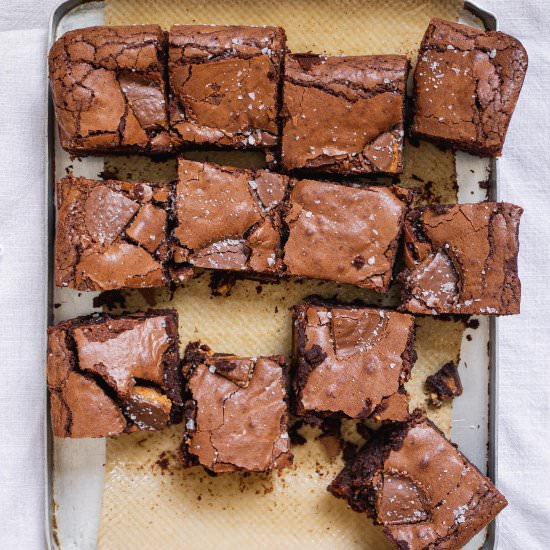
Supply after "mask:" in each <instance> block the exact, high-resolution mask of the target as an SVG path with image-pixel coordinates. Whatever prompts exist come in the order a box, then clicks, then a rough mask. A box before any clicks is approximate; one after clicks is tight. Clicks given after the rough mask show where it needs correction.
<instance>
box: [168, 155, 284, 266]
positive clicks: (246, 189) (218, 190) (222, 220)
mask: <svg viewBox="0 0 550 550" xmlns="http://www.w3.org/2000/svg"><path fill="white" fill-rule="evenodd" d="M288 185H289V180H288V178H287V177H286V176H282V175H279V174H275V173H273V172H268V171H267V170H245V169H240V168H233V167H229V166H218V165H216V164H210V163H201V162H192V161H189V160H185V159H181V158H180V159H179V163H178V182H177V185H176V192H175V199H174V217H175V224H176V225H175V228H174V230H173V259H174V262H175V264H176V265H185V264H186V263H188V264H192V265H194V266H197V267H203V268H210V269H221V270H229V271H245V272H253V273H257V274H263V275H268V276H269V275H272V276H275V275H278V274H279V273H280V272H281V265H282V264H281V258H282V248H281V246H282V245H281V227H280V226H281V209H282V206H283V199H284V198H285V195H286V193H287V188H288Z"/></svg>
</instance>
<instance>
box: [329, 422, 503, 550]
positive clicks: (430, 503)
mask: <svg viewBox="0 0 550 550" xmlns="http://www.w3.org/2000/svg"><path fill="white" fill-rule="evenodd" d="M328 490H329V492H331V493H332V494H333V495H334V496H336V497H338V498H343V499H345V500H347V502H348V504H349V505H350V506H351V508H352V509H353V510H355V511H357V512H364V513H366V514H367V515H368V516H369V517H371V518H372V519H373V520H374V522H375V523H376V524H378V525H382V526H383V529H384V534H385V535H386V536H387V537H388V539H389V540H390V541H391V542H393V543H394V544H395V545H396V546H397V547H398V548H415V549H418V550H428V549H429V548H451V547H452V548H460V547H462V546H463V545H465V544H466V543H467V542H468V541H469V540H470V539H471V538H472V537H473V536H474V535H475V534H476V533H478V532H479V531H481V530H482V529H483V528H484V527H485V526H486V525H488V524H489V523H490V522H491V521H492V520H493V519H494V518H495V517H496V515H497V514H498V513H499V512H500V511H501V510H502V509H503V508H504V507H505V506H506V505H507V501H506V499H505V498H504V496H503V495H502V494H501V493H500V492H499V491H498V489H497V488H496V487H495V486H494V485H493V484H492V482H491V481H490V480H489V479H488V478H487V477H486V476H484V475H483V474H482V473H481V472H480V471H479V470H478V469H477V468H476V467H475V466H474V465H473V464H471V463H470V462H469V461H468V459H467V458H466V457H465V456H464V455H462V454H461V453H460V451H459V450H458V449H457V448H456V447H455V446H454V445H453V444H452V443H451V442H450V441H448V440H447V439H446V438H445V436H444V435H443V434H442V433H441V432H440V430H439V429H438V428H437V427H436V426H435V425H434V424H433V423H432V422H430V421H429V420H427V419H425V418H421V417H418V416H416V417H413V418H412V419H411V420H409V421H408V422H406V423H393V424H388V425H386V426H383V427H382V428H381V429H380V430H378V431H377V432H376V434H375V435H374V436H373V438H372V439H371V440H370V441H369V442H367V444H366V445H365V446H364V447H363V448H362V449H361V450H360V451H359V452H358V453H357V455H356V456H355V457H353V458H352V459H351V460H349V461H348V462H347V463H346V465H345V467H344V469H343V470H342V471H341V472H340V474H338V476H337V477H336V478H335V479H334V480H333V482H332V483H331V484H330V485H329V487H328Z"/></svg>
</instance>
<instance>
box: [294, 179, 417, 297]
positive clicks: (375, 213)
mask: <svg viewBox="0 0 550 550" xmlns="http://www.w3.org/2000/svg"><path fill="white" fill-rule="evenodd" d="M409 200H410V195H409V194H408V193H407V192H406V191H405V190H403V189H400V188H398V187H395V186H394V187H382V186H376V187H374V186H373V187H363V188H357V187H349V186H345V185H339V184H336V183H328V182H321V181H313V180H301V181H298V182H297V183H296V185H295V186H294V188H293V189H292V192H291V194H290V199H289V203H288V209H287V213H286V215H285V223H286V227H287V228H288V240H287V242H286V244H285V256H284V262H285V265H286V273H287V274H288V275H293V276H297V277H308V278H314V279H327V280H330V281H336V282H339V283H349V284H352V285H356V286H359V287H363V288H368V289H372V290H376V291H379V292H385V291H387V290H388V287H389V284H390V281H391V276H392V268H393V265H394V261H395V256H396V253H397V245H398V241H399V237H400V235H401V230H402V227H403V220H404V218H405V213H406V211H407V205H408V202H409Z"/></svg>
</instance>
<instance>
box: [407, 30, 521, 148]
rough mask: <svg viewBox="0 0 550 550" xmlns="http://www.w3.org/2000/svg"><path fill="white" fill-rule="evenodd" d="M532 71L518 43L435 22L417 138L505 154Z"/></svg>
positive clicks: (420, 83)
mask: <svg viewBox="0 0 550 550" xmlns="http://www.w3.org/2000/svg"><path fill="white" fill-rule="evenodd" d="M526 70H527V53H526V52H525V49H524V48H523V46H522V45H521V44H520V42H519V41H518V40H516V39H515V38H513V37H511V36H508V35H506V34H504V33H501V32H494V31H491V32H484V31H480V30H478V29H474V28H472V27H468V26H466V25H460V24H457V23H451V22H449V21H442V20H440V19H433V20H432V21H431V22H430V25H429V27H428V29H427V31H426V34H425V35H424V39H423V41H422V44H421V46H420V52H419V56H418V63H417V66H416V69H415V115H414V121H413V126H412V131H413V134H416V135H417V136H419V137H422V138H427V139H431V140H435V141H441V142H444V143H449V144H451V145H453V146H455V147H456V148H458V149H463V150H466V151H470V152H473V153H477V154H481V155H489V156H498V155H500V153H501V151H502V146H503V144H504V139H505V136H506V131H507V129H508V125H509V123H510V119H511V117H512V113H513V111H514V108H515V105H516V102H517V100H518V97H519V93H520V91H521V87H522V84H523V79H524V77H525V72H526Z"/></svg>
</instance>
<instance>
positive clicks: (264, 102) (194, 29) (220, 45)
mask: <svg viewBox="0 0 550 550" xmlns="http://www.w3.org/2000/svg"><path fill="white" fill-rule="evenodd" d="M285 41H286V38H285V33H284V30H283V29H281V28H278V27H244V26H216V25H175V26H173V27H172V28H171V30H170V34H169V62H168V72H169V78H170V88H171V96H170V123H171V130H172V140H173V143H174V144H175V145H177V146H180V145H186V144H187V145H215V146H222V147H236V148H241V149H249V148H252V149H254V148H263V147H272V146H274V145H276V144H277V142H278V135H279V132H278V113H279V78H280V73H281V67H282V62H283V56H284V52H285Z"/></svg>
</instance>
